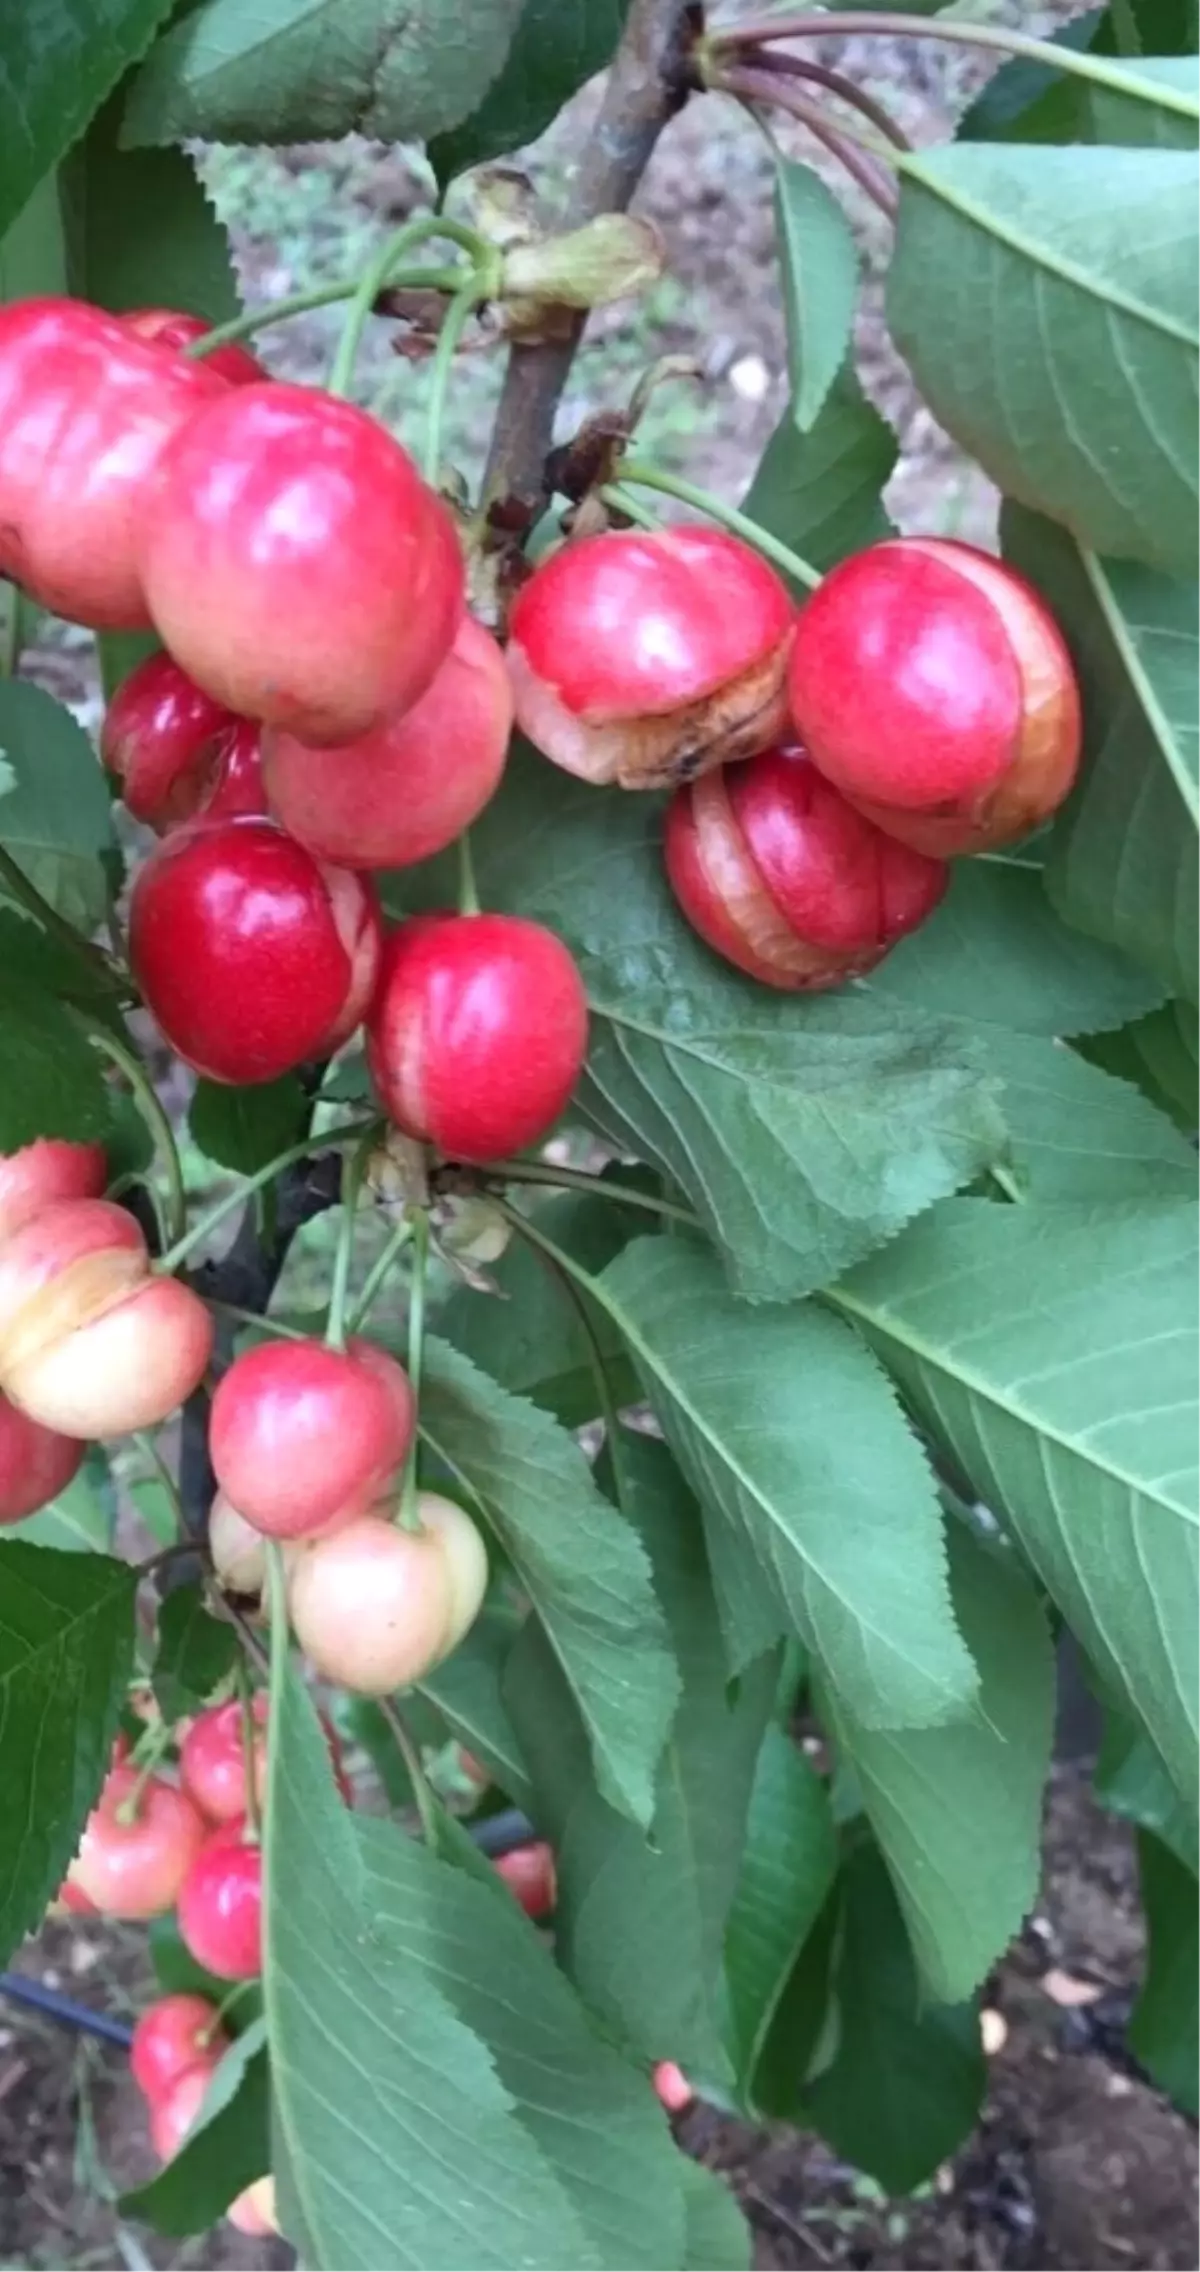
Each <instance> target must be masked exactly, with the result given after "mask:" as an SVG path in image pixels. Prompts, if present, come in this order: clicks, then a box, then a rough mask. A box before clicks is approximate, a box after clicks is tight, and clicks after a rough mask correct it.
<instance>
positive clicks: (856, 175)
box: [709, 69, 900, 221]
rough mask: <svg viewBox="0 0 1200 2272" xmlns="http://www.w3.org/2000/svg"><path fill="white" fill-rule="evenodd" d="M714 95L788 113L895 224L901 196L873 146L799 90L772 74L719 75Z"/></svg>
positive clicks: (762, 72) (714, 82) (765, 71)
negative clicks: (770, 105)
mask: <svg viewBox="0 0 1200 2272" xmlns="http://www.w3.org/2000/svg"><path fill="white" fill-rule="evenodd" d="M709 85H710V87H711V88H712V89H713V91H714V93H720V94H726V95H733V96H735V97H736V99H737V100H738V101H739V102H744V103H746V104H749V105H755V104H761V103H767V104H773V105H774V107H775V109H776V110H782V111H786V112H787V115H788V117H789V118H794V119H796V120H797V122H798V124H799V125H801V126H805V127H807V129H808V131H809V133H810V134H811V135H813V136H814V137H815V139H816V140H817V141H818V142H820V143H821V144H822V145H823V147H824V148H825V149H826V150H828V151H829V152H830V154H831V156H832V157H835V158H836V159H837V160H838V163H839V165H842V166H844V167H845V169H846V172H847V173H848V174H849V175H850V177H851V179H852V180H853V181H856V182H857V183H858V186H859V188H860V189H861V190H862V191H863V192H864V194H865V195H866V196H867V197H869V198H870V199H871V201H872V203H873V204H875V205H877V206H878V207H879V210H880V212H881V213H882V214H884V216H885V217H886V219H887V220H889V221H894V220H895V218H896V214H897V212H898V211H899V207H900V193H899V191H898V189H897V188H896V185H895V183H894V182H893V181H892V180H891V179H890V177H889V176H888V175H887V173H886V172H885V170H884V168H883V166H882V164H881V162H880V160H879V158H878V157H877V156H876V155H875V154H874V145H873V144H869V143H867V142H866V141H865V140H864V139H863V138H862V137H861V136H859V135H856V134H854V133H853V132H852V131H851V129H850V128H849V127H847V126H843V125H842V124H841V123H840V122H839V123H837V124H836V125H835V123H834V121H833V120H832V119H831V118H830V116H829V114H828V112H827V111H826V110H825V109H824V108H823V106H822V105H821V104H820V103H818V102H814V101H813V100H812V98H811V96H809V95H802V94H801V93H800V91H799V88H797V87H793V86H792V85H790V83H788V82H787V81H786V80H784V79H782V78H780V77H777V76H776V74H775V73H774V72H773V71H771V70H769V69H768V70H759V71H743V70H741V69H738V70H734V71H720V72H718V73H717V75H716V76H715V78H713V79H711V80H710V81H709Z"/></svg>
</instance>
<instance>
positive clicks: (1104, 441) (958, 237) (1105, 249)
mask: <svg viewBox="0 0 1200 2272" xmlns="http://www.w3.org/2000/svg"><path fill="white" fill-rule="evenodd" d="M1195 173H1196V168H1195V162H1194V160H1193V159H1192V158H1191V157H1189V156H1188V155H1187V154H1185V153H1184V152H1182V151H1174V150H1134V149H1125V150H1109V149H1104V150H1099V149H1066V150H1059V149H1053V150H1051V149H1026V148H1022V147H1020V146H1019V145H1011V146H1010V145H1007V144H1002V143H996V144H992V145H988V144H969V143H968V144H957V145H955V146H953V147H951V148H948V149H938V150H925V151H921V152H919V153H917V154H915V155H913V156H910V157H905V158H903V159H902V161H901V194H900V217H899V224H898V230H897V238H896V251H895V255H894V258H893V261H892V266H891V271H890V275H889V280H888V318H889V322H890V325H891V329H892V332H893V335H894V337H895V340H896V344H897V346H898V347H899V348H900V351H901V353H902V354H903V355H904V356H905V358H906V360H907V361H908V363H909V365H910V367H911V369H912V373H913V377H914V378H915V380H916V382H917V385H918V386H919V387H920V389H921V392H922V394H923V395H924V396H925V398H926V400H927V402H928V404H929V407H930V409H931V410H932V411H933V413H934V416H935V417H936V418H938V419H940V421H941V423H942V424H943V425H944V426H945V427H946V428H947V429H948V430H949V432H950V433H951V434H952V435H953V436H954V439H955V441H957V442H959V443H961V444H962V446H963V448H964V449H966V450H968V451H969V452H970V454H971V455H972V456H973V457H975V458H977V459H978V461H979V463H980V465H982V467H983V469H984V471H985V472H986V473H988V474H990V475H991V477H992V479H993V480H994V481H995V482H997V483H998V485H999V486H1000V488H1001V489H1003V490H1005V491H1006V492H1007V494H1008V495H1010V496H1012V497H1015V498H1017V499H1019V500H1020V502H1021V503H1022V504H1025V505H1031V506H1033V507H1035V508H1037V509H1039V510H1040V511H1042V512H1045V513H1049V514H1050V515H1051V516H1052V517H1053V518H1054V519H1055V520H1059V521H1063V522H1065V523H1066V524H1067V525H1068V526H1069V527H1070V528H1072V529H1073V530H1074V532H1075V534H1076V536H1077V537H1078V538H1079V540H1080V541H1081V542H1082V543H1084V544H1087V545H1089V546H1090V547H1092V548H1093V549H1094V550H1096V551H1099V552H1113V553H1117V554H1120V555H1122V556H1126V555H1127V556H1129V557H1131V558H1133V559H1135V560H1141V561H1144V562H1146V563H1147V564H1148V565H1149V566H1151V567H1156V568H1160V569H1163V570H1165V571H1166V572H1167V573H1168V574H1176V575H1183V576H1186V575H1190V574H1192V573H1194V561H1195V548H1194V522H1195V498H1196V486H1197V481H1196V430H1195V429H1196V419H1195V390H1196V344H1197V332H1196V270H1197V258H1196V253H1197V244H1196V239H1197V215H1196V192H1195Z"/></svg>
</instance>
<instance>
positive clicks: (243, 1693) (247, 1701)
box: [233, 1657, 270, 1846]
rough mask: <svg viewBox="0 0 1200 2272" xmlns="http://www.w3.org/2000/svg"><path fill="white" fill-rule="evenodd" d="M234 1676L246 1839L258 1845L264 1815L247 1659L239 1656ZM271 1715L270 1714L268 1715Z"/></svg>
mask: <svg viewBox="0 0 1200 2272" xmlns="http://www.w3.org/2000/svg"><path fill="white" fill-rule="evenodd" d="M233 1677H234V1680H235V1682H236V1683H237V1699H238V1705H239V1708H240V1714H241V1727H242V1771H243V1774H244V1776H245V1779H246V1842H247V1844H248V1845H250V1846H258V1845H260V1844H261V1842H262V1815H261V1812H260V1811H259V1804H258V1760H257V1757H256V1754H255V1747H254V1733H255V1730H254V1710H253V1693H254V1692H253V1690H252V1688H251V1686H250V1675H249V1673H248V1672H247V1670H246V1660H245V1658H244V1657H239V1658H238V1660H237V1663H236V1665H235V1666H234V1673H233ZM269 1717H270V1715H269V1714H268V1718H269Z"/></svg>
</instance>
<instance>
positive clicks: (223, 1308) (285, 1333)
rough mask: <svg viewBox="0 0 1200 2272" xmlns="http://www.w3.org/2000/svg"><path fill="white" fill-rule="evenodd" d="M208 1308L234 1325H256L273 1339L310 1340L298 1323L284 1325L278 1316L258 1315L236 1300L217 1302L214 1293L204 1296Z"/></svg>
mask: <svg viewBox="0 0 1200 2272" xmlns="http://www.w3.org/2000/svg"><path fill="white" fill-rule="evenodd" d="M204 1299H205V1301H206V1303H207V1305H208V1307H209V1309H210V1310H216V1311H217V1312H218V1314H219V1315H220V1316H221V1317H227V1318H231V1319H232V1321H233V1323H234V1324H235V1325H253V1326H257V1328H258V1330H259V1332H260V1333H266V1334H269V1335H270V1337H271V1339H272V1340H273V1341H311V1340H312V1335H311V1333H301V1331H300V1328H299V1326H298V1325H284V1324H283V1323H282V1321H281V1320H280V1319H279V1318H274V1317H265V1316H260V1314H259V1312H258V1311H257V1310H244V1309H240V1308H239V1307H238V1304H237V1303H236V1302H219V1301H218V1300H217V1299H216V1297H215V1295H212V1294H206V1295H205V1297H204Z"/></svg>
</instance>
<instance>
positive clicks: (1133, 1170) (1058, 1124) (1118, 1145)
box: [990, 1033, 1196, 1199]
mask: <svg viewBox="0 0 1200 2272" xmlns="http://www.w3.org/2000/svg"><path fill="white" fill-rule="evenodd" d="M990 1050H991V1058H992V1063H993V1065H994V1066H995V1067H996V1069H997V1071H998V1072H1000V1073H1002V1074H1003V1076H1004V1093H1003V1098H1002V1104H1003V1109H1004V1117H1005V1119H1006V1121H1007V1122H1008V1126H1009V1129H1010V1131H1011V1134H1012V1165H1013V1169H1014V1172H1015V1174H1016V1177H1017V1180H1018V1182H1019V1183H1020V1186H1021V1189H1022V1191H1023V1192H1024V1194H1025V1196H1026V1197H1032V1198H1034V1199H1137V1198H1140V1197H1141V1196H1142V1194H1143V1193H1144V1194H1145V1195H1146V1196H1147V1197H1148V1198H1155V1197H1161V1198H1170V1197H1171V1196H1173V1195H1174V1196H1176V1197H1179V1198H1183V1199H1186V1198H1188V1197H1190V1196H1191V1194H1192V1193H1194V1191H1195V1189H1196V1155H1195V1152H1194V1151H1193V1149H1192V1147H1191V1145H1190V1144H1189V1143H1188V1142H1187V1141H1186V1139H1185V1138H1184V1137H1183V1136H1181V1135H1180V1133H1179V1131H1178V1129H1177V1128H1175V1127H1174V1126H1173V1124H1172V1122H1171V1121H1170V1120H1168V1119H1167V1118H1166V1116H1165V1115H1164V1114H1163V1113H1161V1112H1156V1110H1155V1108H1154V1106H1153V1105H1152V1104H1148V1103H1147V1101H1146V1099H1145V1097H1144V1096H1142V1094H1141V1093H1140V1091H1139V1090H1138V1089H1135V1088H1132V1087H1131V1086H1130V1084H1129V1083H1128V1082H1127V1081H1117V1080H1113V1079H1112V1078H1111V1077H1110V1076H1109V1075H1108V1074H1107V1073H1101V1072H1098V1071H1097V1069H1096V1067H1095V1066H1093V1065H1088V1064H1085V1062H1084V1060H1083V1058H1082V1057H1077V1056H1076V1055H1075V1053H1074V1051H1073V1050H1071V1049H1065V1048H1063V1047H1062V1046H1061V1044H1060V1043H1058V1042H1054V1041H1045V1040H1042V1039H1040V1038H1037V1037H1035V1036H1032V1035H1027V1034H1013V1033H1006V1034H1002V1033H994V1034H993V1035H992V1036H991V1038H990Z"/></svg>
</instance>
